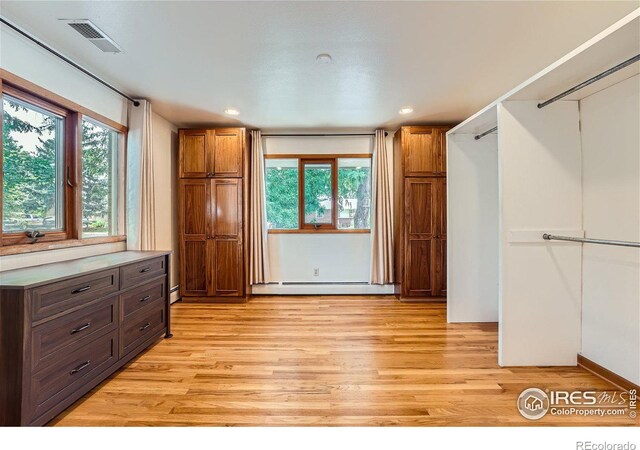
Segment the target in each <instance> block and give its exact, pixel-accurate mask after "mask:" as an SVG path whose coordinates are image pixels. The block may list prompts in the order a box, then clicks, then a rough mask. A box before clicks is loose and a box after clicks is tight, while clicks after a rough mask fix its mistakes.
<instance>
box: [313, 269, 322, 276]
mask: <svg viewBox="0 0 640 450" xmlns="http://www.w3.org/2000/svg"><path fill="white" fill-rule="evenodd" d="M313 276H314V277H318V276H320V269H313Z"/></svg>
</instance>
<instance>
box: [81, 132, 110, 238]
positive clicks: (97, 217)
mask: <svg viewBox="0 0 640 450" xmlns="http://www.w3.org/2000/svg"><path fill="white" fill-rule="evenodd" d="M117 174H118V133H117V132H116V131H115V130H112V129H111V128H109V127H107V126H105V125H102V124H100V123H98V122H95V121H93V120H88V119H84V120H83V121H82V236H83V237H96V236H112V235H114V234H116V231H117V228H118V207H117V198H118V176H117Z"/></svg>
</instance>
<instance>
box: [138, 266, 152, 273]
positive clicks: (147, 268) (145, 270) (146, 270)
mask: <svg viewBox="0 0 640 450" xmlns="http://www.w3.org/2000/svg"><path fill="white" fill-rule="evenodd" d="M150 270H151V267H145V268H144V269H142V270H141V271H140V273H145V272H148V271H150Z"/></svg>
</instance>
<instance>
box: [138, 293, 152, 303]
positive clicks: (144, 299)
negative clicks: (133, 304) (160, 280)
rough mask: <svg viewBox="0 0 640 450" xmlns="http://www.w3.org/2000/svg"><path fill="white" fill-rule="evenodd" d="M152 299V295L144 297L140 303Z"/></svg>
mask: <svg viewBox="0 0 640 450" xmlns="http://www.w3.org/2000/svg"><path fill="white" fill-rule="evenodd" d="M150 299H151V296H150V295H145V296H144V297H142V298H141V299H140V302H146V301H147V300H150Z"/></svg>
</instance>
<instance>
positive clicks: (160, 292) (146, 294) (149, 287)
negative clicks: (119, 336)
mask: <svg viewBox="0 0 640 450" xmlns="http://www.w3.org/2000/svg"><path fill="white" fill-rule="evenodd" d="M165 286H166V277H162V278H160V279H158V280H155V281H152V282H151V283H147V284H143V285H142V286H139V287H137V288H135V289H131V290H129V291H127V292H126V293H124V294H121V295H120V305H121V308H122V317H123V318H126V317H128V316H130V315H131V314H133V313H135V312H136V311H138V310H140V309H142V308H146V307H147V306H148V305H152V304H157V302H162V301H163V300H164V299H165V298H166V294H167V293H166V288H165Z"/></svg>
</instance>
